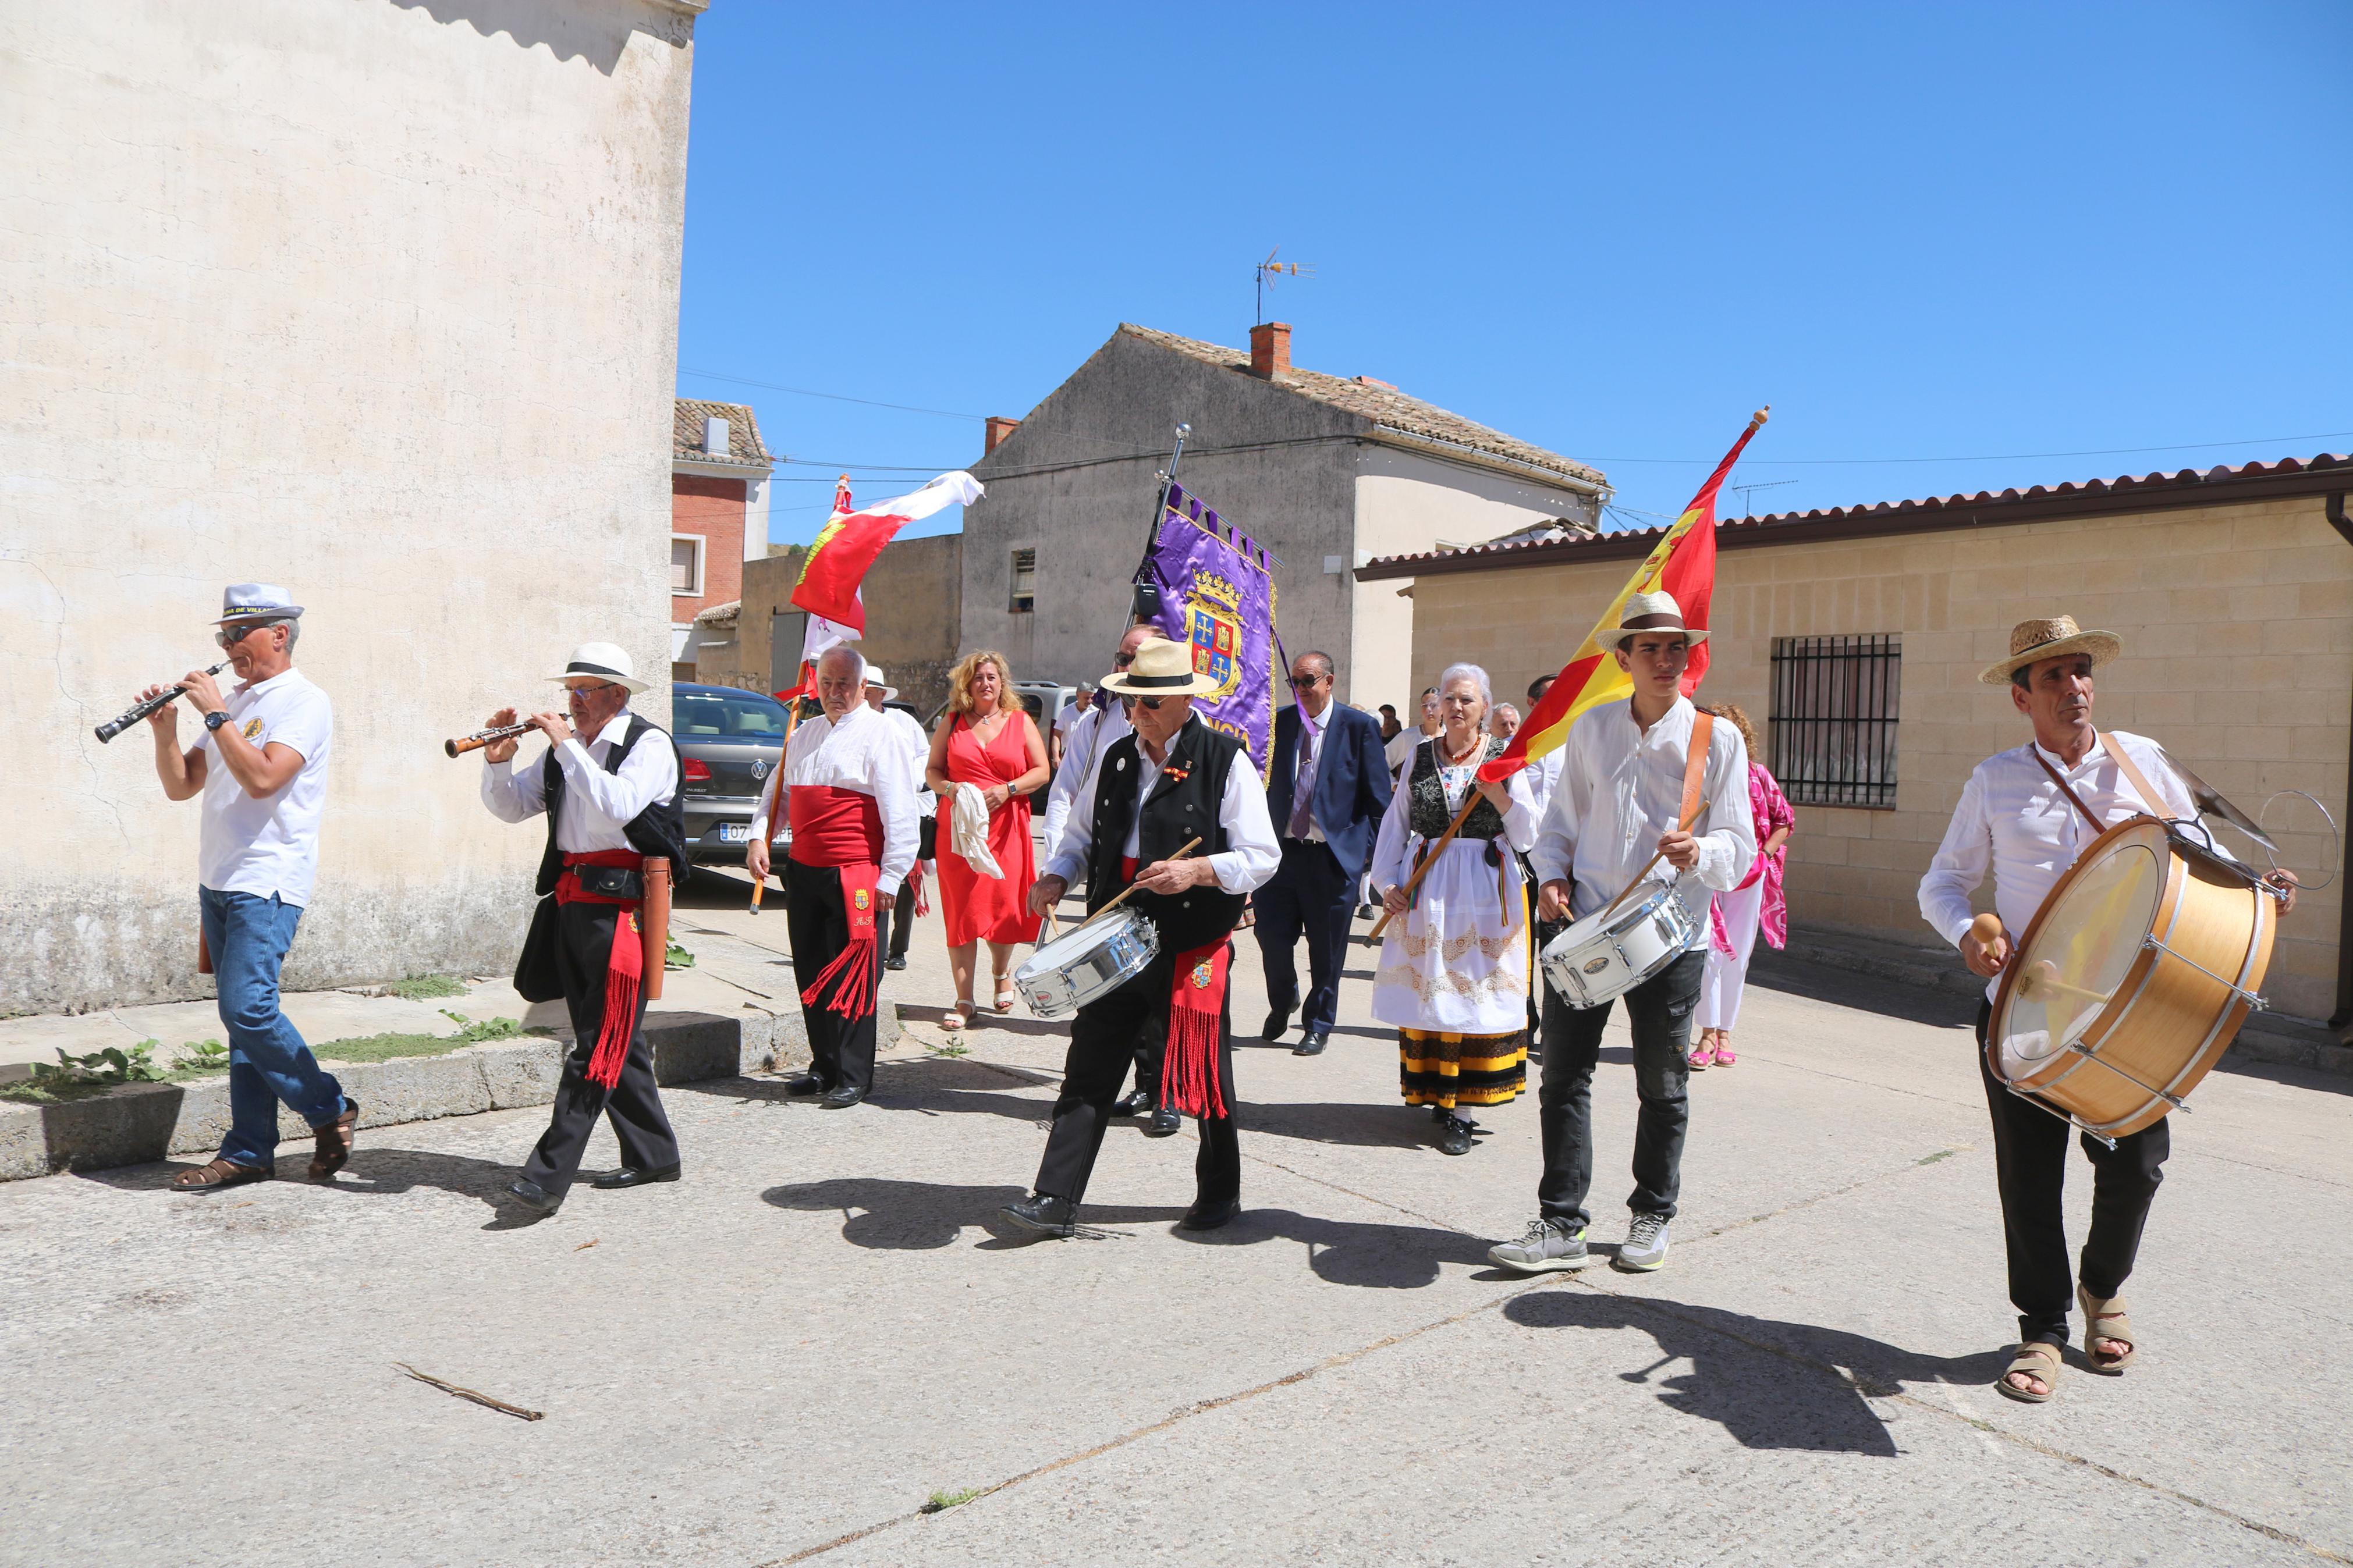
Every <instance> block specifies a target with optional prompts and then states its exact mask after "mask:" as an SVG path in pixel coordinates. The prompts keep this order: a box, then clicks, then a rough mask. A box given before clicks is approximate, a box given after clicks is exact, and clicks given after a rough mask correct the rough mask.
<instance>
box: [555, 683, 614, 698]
mask: <svg viewBox="0 0 2353 1568" xmlns="http://www.w3.org/2000/svg"><path fill="white" fill-rule="evenodd" d="M612 684H613V683H612V682H611V681H609V680H600V681H598V682H596V684H595V685H594V686H575V685H573V684H572V683H571V682H569V681H566V682H565V687H564V689H565V690H566V691H568V692H570V693H571V694H572V695H573V696H575V697H586V696H589V695H590V694H592V693H594V692H598V691H603V690H605V689H607V688H608V687H610V686H611V685H612Z"/></svg>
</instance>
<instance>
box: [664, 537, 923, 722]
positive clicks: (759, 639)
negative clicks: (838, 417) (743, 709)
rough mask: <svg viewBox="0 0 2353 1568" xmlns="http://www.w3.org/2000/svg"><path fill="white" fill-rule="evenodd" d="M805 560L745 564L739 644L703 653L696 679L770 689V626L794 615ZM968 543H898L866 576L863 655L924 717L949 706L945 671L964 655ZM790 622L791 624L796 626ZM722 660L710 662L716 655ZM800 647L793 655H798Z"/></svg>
mask: <svg viewBox="0 0 2353 1568" xmlns="http://www.w3.org/2000/svg"><path fill="white" fill-rule="evenodd" d="M806 554H807V552H806V550H804V549H803V548H802V547H801V546H799V545H795V546H793V547H792V548H791V549H789V550H786V551H784V552H780V553H778V554H775V555H770V556H767V557H765V558H764V559H761V560H758V561H748V562H746V563H744V599H743V605H742V607H741V609H740V610H739V612H738V614H737V617H736V623H735V640H734V642H733V644H732V645H729V646H728V647H724V648H722V649H718V650H709V649H706V650H705V657H704V658H702V659H701V660H699V661H698V662H697V663H696V665H695V678H696V679H698V680H702V681H706V682H709V683H711V684H712V685H719V686H740V687H743V688H744V689H746V690H751V691H769V690H774V689H776V688H774V687H772V686H771V685H770V684H769V680H770V676H771V672H772V671H773V669H774V668H775V666H774V664H773V663H772V659H773V657H774V649H773V647H772V646H771V636H770V634H771V628H772V627H773V626H775V625H776V621H775V617H776V616H779V615H789V616H797V615H798V614H799V613H800V612H799V611H797V609H795V608H794V605H793V603H792V594H793V584H795V583H797V582H798V581H799V579H800V574H801V562H802V560H803V559H804V558H805V556H806ZM963 560H964V537H963V535H961V534H955V533H941V534H934V535H933V536H931V537H930V538H928V539H901V540H894V541H892V542H891V543H890V544H888V545H886V546H885V547H884V548H883V551H882V553H881V554H880V555H878V556H876V557H875V558H874V564H873V565H872V566H871V568H869V569H868V571H867V574H866V584H865V599H866V635H865V637H862V638H860V641H859V645H858V646H859V649H860V652H862V653H864V654H865V655H866V657H867V658H869V659H871V660H872V661H873V662H874V663H876V664H879V665H881V667H882V669H883V673H884V674H885V675H887V676H888V677H889V678H890V680H891V684H892V685H893V686H895V687H897V688H898V689H899V696H900V699H901V700H903V701H907V702H912V703H913V704H914V705H915V706H916V707H917V708H919V709H921V710H923V711H925V712H929V711H930V710H932V709H934V707H936V706H938V705H939V704H940V703H942V702H944V701H945V700H947V694H948V681H947V678H948V671H949V670H950V669H951V668H954V667H955V661H956V659H957V658H958V657H960V651H961V650H960V649H959V647H958V646H957V633H958V614H957V609H958V605H959V604H960V602H961V599H962V594H963V581H962V578H963ZM797 624H799V623H798V622H787V623H786V625H788V626H790V625H797ZM714 651H715V652H716V653H717V654H718V656H719V657H718V658H712V657H710V656H711V654H712V653H713V652H714ZM797 653H798V649H797V648H794V649H790V650H788V655H790V656H797Z"/></svg>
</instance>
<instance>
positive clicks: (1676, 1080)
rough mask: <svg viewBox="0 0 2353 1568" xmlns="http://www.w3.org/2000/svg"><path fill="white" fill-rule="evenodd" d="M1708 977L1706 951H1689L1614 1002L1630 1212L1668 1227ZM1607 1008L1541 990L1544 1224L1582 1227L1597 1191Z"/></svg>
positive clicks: (1540, 1196) (1679, 1180)
mask: <svg viewBox="0 0 2353 1568" xmlns="http://www.w3.org/2000/svg"><path fill="white" fill-rule="evenodd" d="M1706 974H1707V952H1706V950H1705V949H1704V948H1694V949H1693V950H1692V951H1691V952H1686V953H1684V954H1683V956H1682V957H1681V958H1678V959H1676V960H1675V961H1674V962H1673V963H1670V964H1668V965H1667V966H1666V967H1665V968H1664V969H1662V970H1661V971H1659V973H1656V974H1653V975H1652V976H1651V978H1649V979H1648V980H1645V981H1644V982H1642V984H1640V985H1637V986H1635V987H1634V989H1632V990H1631V991H1629V992H1627V993H1626V994H1624V995H1623V996H1621V997H1620V998H1618V1001H1620V1002H1623V1003H1624V1004H1625V1005H1626V1023H1627V1026H1628V1027H1629V1028H1630V1029H1631V1030H1632V1031H1633V1035H1634V1092H1635V1094H1636V1095H1637V1096H1638V1097H1640V1099H1641V1110H1640V1111H1639V1112H1638V1113H1637V1116H1636V1120H1635V1122H1634V1191H1633V1194H1632V1195H1631V1196H1630V1197H1628V1198H1627V1200H1626V1206H1627V1207H1629V1208H1630V1209H1632V1210H1633V1211H1634V1212H1635V1213H1636V1214H1656V1215H1665V1216H1666V1217H1668V1218H1669V1219H1672V1218H1673V1217H1674V1214H1675V1199H1676V1197H1677V1196H1678V1195H1680V1194H1681V1193H1682V1192H1683V1131H1684V1129H1685V1127H1686V1126H1687V1125H1688V1124H1689V1122H1690V1120H1691V1105H1690V1100H1689V1099H1688V1097H1687V1095H1686V1092H1685V1091H1686V1090H1687V1089H1688V1088H1689V1086H1690V1083H1691V1061H1690V1058H1689V1056H1688V1054H1687V1053H1688V1052H1689V1051H1690V1049H1691V1018H1692V1009H1693V1008H1694V1006H1696V1005H1698V1003H1699V988H1700V982H1701V981H1702V980H1703V979H1704V978H1705V977H1706ZM1613 1005H1615V1004H1614V1003H1604V1004H1602V1005H1600V1006H1599V1007H1572V1006H1570V1005H1568V1004H1567V1003H1566V1002H1564V1001H1562V1000H1561V999H1560V993H1559V992H1557V991H1556V990H1554V989H1553V988H1552V987H1551V985H1549V984H1547V985H1546V987H1545V1002H1544V1077H1543V1079H1542V1080H1541V1082H1540V1085H1539V1087H1538V1088H1537V1090H1536V1124H1537V1126H1538V1127H1539V1128H1540V1129H1541V1130H1542V1131H1543V1134H1544V1177H1543V1179H1542V1180H1541V1181H1540V1182H1538V1183H1537V1184H1536V1203H1537V1206H1538V1208H1540V1209H1541V1210H1542V1211H1543V1213H1544V1215H1545V1217H1546V1218H1547V1219H1565V1220H1567V1221H1568V1222H1570V1223H1571V1224H1572V1225H1578V1226H1582V1225H1585V1224H1588V1223H1589V1222H1590V1220H1591V1219H1592V1215H1589V1214H1588V1213H1587V1212H1586V1208H1585V1199H1586V1194H1588V1192H1589V1191H1591V1189H1592V1186H1593V1065H1594V1063H1595V1062H1597V1061H1599V1059H1600V1057H1601V1031H1602V1028H1603V1026H1606V1025H1607V1024H1608V1023H1609V1009H1610V1007H1611V1006H1613Z"/></svg>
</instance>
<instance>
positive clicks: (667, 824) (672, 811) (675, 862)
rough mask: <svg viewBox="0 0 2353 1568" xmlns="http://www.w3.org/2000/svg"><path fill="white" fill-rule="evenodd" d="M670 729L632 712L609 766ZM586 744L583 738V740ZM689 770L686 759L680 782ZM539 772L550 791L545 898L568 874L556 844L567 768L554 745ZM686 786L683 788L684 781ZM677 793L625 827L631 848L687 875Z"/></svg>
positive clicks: (543, 859) (543, 862) (610, 769)
mask: <svg viewBox="0 0 2353 1568" xmlns="http://www.w3.org/2000/svg"><path fill="white" fill-rule="evenodd" d="M669 734H670V731H667V730H665V729H663V728H662V727H661V726H660V725H659V724H657V723H655V722H654V721H651V720H650V719H647V718H644V717H642V716H640V715H638V714H636V713H632V714H630V715H629V728H628V732H627V733H626V734H624V735H623V736H622V737H621V743H620V744H619V745H617V746H616V747H614V748H613V750H612V753H611V754H610V755H609V756H607V758H606V759H605V771H606V772H607V773H619V772H620V771H621V763H622V761H623V760H624V759H625V758H627V757H628V754H629V749H630V748H631V747H633V746H635V745H636V744H637V743H638V742H639V741H642V740H644V739H645V738H646V737H647V736H648V735H660V736H663V737H665V738H667V737H668V736H669ZM583 744H586V741H585V739H584V741H583ZM670 749H671V750H672V751H673V752H675V751H676V750H677V749H678V742H675V741H672V742H670ZM684 772H685V769H684V765H683V759H681V768H680V773H681V781H682V778H683V774H684ZM540 773H541V777H542V780H543V783H544V784H545V786H546V790H547V849H546V852H545V853H544V854H543V855H541V856H540V858H539V894H540V896H541V897H542V898H545V897H546V896H547V895H548V894H550V893H552V892H554V891H555V879H557V878H558V877H560V876H562V875H563V874H564V851H563V850H561V849H558V848H557V847H555V814H556V812H557V811H558V810H559V809H560V808H561V807H562V806H563V805H564V770H563V768H562V767H560V766H558V765H557V763H556V761H555V749H554V747H552V746H551V747H549V748H548V752H547V760H546V762H545V763H543V764H542V765H541V768H540ZM682 787H683V783H682V782H681V788H682ZM678 797H679V792H678V791H677V790H672V791H671V792H670V798H669V799H668V800H658V801H656V802H654V803H653V805H649V806H648V807H646V808H645V810H643V811H641V812H639V813H638V815H637V816H634V817H632V818H631V819H630V820H629V822H628V825H627V826H624V827H623V828H622V829H621V831H622V832H623V833H624V834H626V835H628V840H629V847H631V848H633V849H635V850H636V851H637V852H638V854H640V855H659V856H661V857H664V858H667V859H668V860H669V861H670V875H671V877H672V878H673V879H675V878H678V877H681V876H683V875H684V873H685V870H686V814H685V813H684V812H683V811H681V809H680V808H679V800H678Z"/></svg>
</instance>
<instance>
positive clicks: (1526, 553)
mask: <svg viewBox="0 0 2353 1568" xmlns="http://www.w3.org/2000/svg"><path fill="white" fill-rule="evenodd" d="M2348 488H2353V455H2348V454H2345V453H2341V452H2339V453H2323V454H2321V455H2320V456H2318V457H2315V458H2281V459H2280V460H2279V461H2278V462H2275V463H2242V464H2239V465H2238V466H2236V467H2232V466H2230V465H2228V464H2218V465H2217V466H2215V467H2213V468H2182V469H2179V470H2177V471H2175V472H2172V473H2149V474H2142V475H2131V474H2126V475H2122V476H2119V477H2118V478H2116V479H2090V480H2086V481H2084V482H2083V483H2081V484H2077V483H2073V482H2070V483H2067V484H2063V485H2050V486H2046V485H2035V486H2033V487H2032V488H2031V489H2024V490H2019V489H2006V490H2003V491H2001V492H2000V493H1999V494H1997V493H1995V492H1993V491H1990V490H1979V491H1978V493H1977V494H1975V495H1952V496H1932V497H1929V498H1926V499H1925V500H1905V501H1879V502H1875V503H1873V504H1872V505H1869V506H1852V507H1836V508H1831V509H1829V510H1821V509H1817V510H1811V511H1802V512H1796V511H1785V512H1770V513H1767V514H1766V515H1764V516H1761V517H1742V518H1730V519H1719V520H1718V521H1717V522H1716V534H1715V542H1716V547H1717V548H1718V549H1720V550H1727V549H1742V548H1746V547H1748V546H1751V545H1766V544H1797V543H1803V542H1808V541H1813V540H1824V539H1863V538H1869V537H1871V536H1873V535H1875V534H1883V533H1906V532H1920V533H1928V532H1934V531H1938V530H1942V529H1956V528H1993V527H2000V526H2003V525H2006V524H2010V523H2019V522H2032V521H2038V520H2040V519H2043V518H2048V517H2065V516H2082V515H2091V514H2095V513H2099V512H2116V511H2147V510H2172V509H2175V508H2179V507H2190V506H2221V505H2225V504H2228V503H2230V502H2232V501H2240V500H2265V499H2269V498H2273V497H2286V496H2305V495H2325V494H2327V493H2329V492H2331V491H2334V490H2340V489H2348ZM1665 531H1666V530H1665V529H1664V528H1663V527H1662V528H1645V529H1638V530H1628V531H1624V532H1621V533H1604V534H1599V535H1598V536H1596V537H1594V538H1591V539H1586V540H1567V541H1563V542H1558V543H1552V544H1500V545H1497V544H1477V545H1472V546H1469V547H1467V548H1464V549H1461V550H1432V551H1425V552H1421V553H1419V554H1414V555H1384V556H1380V557H1378V558H1377V559H1375V560H1373V561H1370V562H1367V563H1366V564H1365V565H1363V566H1361V567H1359V568H1357V570H1356V576H1357V578H1358V580H1359V581H1371V580H1374V579H1377V578H1384V577H1413V576H1419V575H1424V574H1432V573H1439V572H1477V571H1488V570H1495V569H1500V568H1502V567H1506V566H1536V565H1543V564H1546V563H1554V562H1564V561H1608V560H1614V559H1617V558H1620V557H1628V558H1633V557H1639V556H1643V555H1647V554H1649V553H1650V552H1651V547H1652V546H1653V545H1655V544H1657V543H1658V542H1659V538H1660V536H1661V535H1662V534H1663V533H1664V532H1665Z"/></svg>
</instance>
